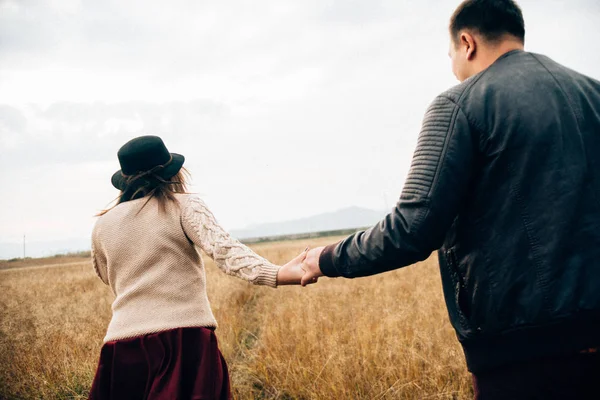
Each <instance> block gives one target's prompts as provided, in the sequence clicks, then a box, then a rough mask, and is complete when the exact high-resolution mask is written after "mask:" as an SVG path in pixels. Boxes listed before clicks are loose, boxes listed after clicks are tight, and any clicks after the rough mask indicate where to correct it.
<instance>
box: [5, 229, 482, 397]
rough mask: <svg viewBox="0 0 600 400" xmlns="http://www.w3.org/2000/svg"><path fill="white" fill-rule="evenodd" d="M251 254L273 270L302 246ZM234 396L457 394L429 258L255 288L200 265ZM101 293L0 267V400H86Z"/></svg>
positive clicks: (452, 345)
mask: <svg viewBox="0 0 600 400" xmlns="http://www.w3.org/2000/svg"><path fill="white" fill-rule="evenodd" d="M331 241H332V239H331V238H329V239H327V238H325V239H318V240H303V241H296V242H282V243H269V244H263V245H255V246H253V248H254V249H255V250H256V251H257V252H258V253H260V254H261V255H263V256H265V257H267V258H268V259H270V260H272V261H273V262H276V263H280V264H281V263H284V262H286V261H287V260H289V259H290V258H292V257H293V256H295V255H296V254H297V253H299V252H300V251H301V250H302V249H304V247H306V246H307V245H311V246H317V245H319V244H325V243H329V242H331ZM207 276H208V278H207V279H208V292H209V293H208V294H209V298H210V300H211V304H212V307H213V311H214V313H215V316H216V318H217V320H218V321H219V329H218V330H217V336H218V338H219V345H220V347H221V350H222V352H223V354H224V356H225V358H226V360H227V362H228V365H229V369H230V373H231V378H232V386H233V392H234V396H235V398H236V399H257V398H259V399H425V398H431V399H467V398H471V397H472V392H471V383H470V382H471V381H470V376H469V374H468V373H467V371H466V368H465V365H464V357H463V355H462V352H461V350H460V347H459V345H458V343H457V341H456V338H455V336H454V333H453V330H452V328H451V327H450V325H449V322H448V317H447V314H446V311H445V308H444V304H443V300H442V294H441V285H440V279H439V272H438V271H437V266H436V260H435V259H434V258H432V259H430V260H427V261H426V262H424V263H421V264H420V265H416V266H412V267H409V268H405V269H402V270H398V271H394V272H390V273H386V274H383V275H379V276H374V277H369V278H361V279H355V280H346V279H335V280H331V279H322V280H320V281H319V283H318V284H316V285H312V286H310V287H307V288H300V287H282V288H279V289H277V290H273V289H270V288H264V287H256V286H252V285H250V284H247V283H246V282H243V281H241V280H238V279H235V278H232V277H230V276H226V275H225V274H223V273H221V272H220V271H219V270H218V269H217V268H216V267H215V266H214V264H213V263H212V262H211V261H208V260H207ZM111 302H112V294H111V292H110V290H109V289H108V288H107V287H106V286H104V285H103V284H102V283H101V281H100V280H99V279H98V278H96V276H95V275H94V272H93V270H92V268H91V265H90V264H89V263H88V264H78V265H68V266H63V267H41V268H39V267H38V268H31V269H12V270H6V271H0V398H2V399H34V398H35V399H37V398H43V399H67V398H69V399H78V398H85V397H86V396H87V392H88V389H89V386H90V384H91V381H92V379H93V375H94V372H95V368H96V364H97V361H98V356H99V352H100V347H101V344H102V338H103V336H104V333H105V329H106V326H107V324H108V321H109V319H110V304H111Z"/></svg>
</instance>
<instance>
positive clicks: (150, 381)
mask: <svg viewBox="0 0 600 400" xmlns="http://www.w3.org/2000/svg"><path fill="white" fill-rule="evenodd" d="M89 398H90V399H94V400H96V399H102V400H103V399H111V400H117V399H127V400H130V399H131V400H133V399H155V400H157V399H202V400H208V399H211V400H212V399H218V400H221V399H223V400H225V399H230V398H231V394H230V388H229V373H228V371H227V365H226V364H225V360H224V359H223V355H222V354H221V351H220V350H219V347H218V344H217V337H216V335H215V333H214V331H213V330H211V329H208V328H177V329H172V330H168V331H164V332H159V333H153V334H149V335H144V336H139V337H135V338H131V339H124V340H117V341H113V342H107V343H105V344H104V346H103V347H102V350H101V352H100V361H99V363H98V369H97V370H96V376H95V377H94V382H93V383H92V389H91V391H90V396H89Z"/></svg>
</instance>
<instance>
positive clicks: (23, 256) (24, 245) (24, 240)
mask: <svg viewBox="0 0 600 400" xmlns="http://www.w3.org/2000/svg"><path fill="white" fill-rule="evenodd" d="M23 259H25V235H23Z"/></svg>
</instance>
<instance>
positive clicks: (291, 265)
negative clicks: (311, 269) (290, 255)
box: [277, 247, 317, 286]
mask: <svg viewBox="0 0 600 400" xmlns="http://www.w3.org/2000/svg"><path fill="white" fill-rule="evenodd" d="M307 253H308V247H307V248H306V250H304V251H303V252H302V253H300V254H299V255H298V256H297V257H296V258H294V259H293V260H291V261H290V262H288V263H287V264H285V265H284V266H282V267H281V268H279V271H278V272H277V286H283V285H299V284H300V283H301V282H302V276H303V275H304V272H305V271H304V270H303V269H302V263H303V262H304V259H305V258H306V254H307ZM315 282H317V280H316V279H314V280H312V281H311V282H309V283H315Z"/></svg>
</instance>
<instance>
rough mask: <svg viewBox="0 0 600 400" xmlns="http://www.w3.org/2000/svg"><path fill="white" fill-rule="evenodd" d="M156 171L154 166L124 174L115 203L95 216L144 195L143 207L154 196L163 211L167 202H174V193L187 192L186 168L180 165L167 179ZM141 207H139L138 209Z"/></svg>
mask: <svg viewBox="0 0 600 400" xmlns="http://www.w3.org/2000/svg"><path fill="white" fill-rule="evenodd" d="M156 172H157V169H156V168H154V169H152V170H150V171H145V172H140V173H139V174H136V175H126V176H125V187H124V188H123V189H122V190H121V193H120V194H119V197H117V198H116V199H115V201H116V204H115V205H113V206H112V207H110V208H107V209H106V210H102V211H101V212H100V213H98V214H97V215H96V216H97V217H99V216H102V215H104V214H106V213H107V212H109V211H110V210H112V209H113V208H115V207H116V206H118V205H119V204H121V203H124V202H126V201H129V200H135V199H140V198H142V197H146V196H148V200H146V202H145V203H144V205H143V206H142V208H144V207H145V206H146V204H148V202H149V201H150V200H151V199H152V198H155V199H156V200H158V206H159V209H160V211H163V212H164V211H165V210H166V207H167V202H169V201H173V202H176V198H175V194H176V193H187V184H188V183H187V181H188V180H189V178H190V173H189V171H188V170H187V169H185V168H184V167H181V169H180V170H179V172H178V173H177V174H176V175H175V176H173V177H171V178H169V180H165V179H163V178H161V177H160V176H159V175H158V174H157V173H156ZM142 208H140V211H141V209H142ZM138 212H139V211H138Z"/></svg>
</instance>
